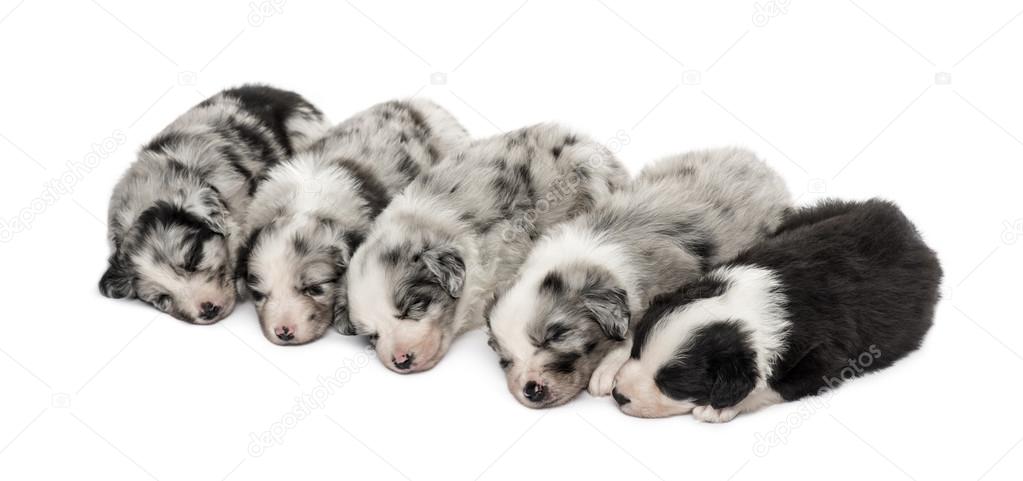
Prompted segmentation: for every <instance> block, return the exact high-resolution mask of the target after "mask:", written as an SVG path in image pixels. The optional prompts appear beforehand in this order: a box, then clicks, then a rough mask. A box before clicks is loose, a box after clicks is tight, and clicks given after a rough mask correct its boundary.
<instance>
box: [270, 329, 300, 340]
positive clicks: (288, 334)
mask: <svg viewBox="0 0 1023 481" xmlns="http://www.w3.org/2000/svg"><path fill="white" fill-rule="evenodd" d="M274 334H275V335H277V339H280V340H282V341H290V340H292V339H294V338H295V328H294V327H291V326H277V327H275V328H274Z"/></svg>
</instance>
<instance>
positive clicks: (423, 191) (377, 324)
mask: <svg viewBox="0 0 1023 481" xmlns="http://www.w3.org/2000/svg"><path fill="white" fill-rule="evenodd" d="M627 179H628V177H627V173H626V172H625V170H624V169H623V168H622V167H621V165H620V164H619V163H618V161H617V160H616V159H615V158H614V156H613V155H612V154H611V153H610V152H609V151H608V150H607V149H606V148H604V147H603V146H601V145H600V144H598V143H596V142H594V141H592V140H590V139H588V138H585V137H582V136H580V135H578V134H576V133H574V132H572V131H570V130H568V129H566V128H564V127H561V126H558V125H554V124H541V125H536V126H532V127H527V128H523V129H520V130H517V131H513V132H509V133H506V134H503V135H498V136H494V137H491V138H488V139H484V140H480V141H476V142H473V143H472V144H471V145H470V146H469V147H468V148H467V149H465V150H464V151H461V152H460V153H458V154H457V155H453V156H450V157H448V158H447V159H445V160H444V161H443V162H442V163H441V164H439V165H438V166H437V167H435V168H434V169H433V170H431V171H430V172H429V173H427V174H424V175H423V176H421V177H420V178H419V179H416V181H414V182H413V183H412V184H411V185H409V187H408V188H407V189H406V190H405V192H404V193H403V194H402V195H401V196H399V197H397V198H396V199H395V200H394V202H392V204H391V205H390V206H389V207H388V208H387V209H386V210H385V211H384V212H383V213H382V214H381V215H380V217H379V218H378V220H377V223H376V224H375V225H374V227H373V229H372V231H371V233H370V236H369V238H368V239H367V242H366V243H365V244H364V245H363V246H362V247H361V248H360V249H359V250H358V251H357V252H356V253H355V257H354V258H353V260H352V266H351V268H350V269H349V274H348V275H349V286H350V289H356V288H357V286H360V285H362V284H363V283H365V282H367V280H369V281H371V282H369V283H368V284H366V285H365V289H366V292H361V293H360V294H358V295H355V294H353V291H350V294H349V298H350V299H349V301H350V305H351V307H352V309H351V313H352V319H350V320H346V319H342V320H341V321H342V322H341V324H340V325H341V328H342V331H343V332H348V333H359V334H371V335H381V336H386V335H387V333H388V332H390V331H391V330H392V329H398V330H402V329H405V328H408V329H420V328H422V329H426V328H425V327H423V326H424V324H428V325H430V326H432V328H434V329H437V330H439V331H440V334H439V341H438V346H436V347H437V349H439V351H438V353H437V356H436V357H435V358H433V359H431V360H430V361H425V360H424V361H423V362H424V364H423V365H419V366H416V367H414V368H413V369H414V370H415V369H426V368H429V367H431V366H432V364H433V363H435V362H436V361H437V360H439V358H440V356H442V355H443V353H444V352H445V351H446V350H447V347H448V345H449V344H450V342H451V340H453V339H454V338H455V337H456V336H457V335H458V334H460V333H462V332H464V331H466V330H469V329H472V328H475V327H479V326H480V325H482V323H483V310H484V308H485V306H486V304H487V303H488V302H490V301H491V300H492V298H493V293H494V292H495V290H496V289H497V288H498V285H499V283H500V282H502V281H504V280H505V279H508V278H510V277H511V275H512V274H513V273H514V272H515V270H516V269H517V268H518V266H519V263H520V262H521V261H522V259H523V258H525V256H526V254H527V253H528V252H529V249H530V248H531V247H532V245H533V243H534V241H535V240H536V239H537V238H539V236H540V235H542V234H543V233H544V232H546V230H547V229H548V228H550V227H551V226H553V225H556V224H558V223H560V222H563V221H566V220H568V219H571V218H573V217H576V216H578V215H580V214H582V213H585V212H586V211H588V210H589V209H590V208H592V206H593V205H594V203H595V202H596V201H597V200H598V199H600V198H602V197H604V196H606V195H608V194H609V193H610V192H613V191H616V190H618V189H619V188H620V187H621V186H622V185H624V184H625V183H626V182H627ZM377 291H382V293H380V294H379V295H377V296H376V297H373V296H374V293H375V292H377ZM409 296H414V298H412V299H411V300H410V299H409ZM370 298H371V299H372V300H370ZM420 301H422V302H420ZM409 310H411V313H408V312H406V313H405V314H407V315H409V316H410V317H418V319H413V320H398V319H396V317H397V315H401V314H402V313H403V311H409ZM409 342H413V341H409ZM377 347H378V354H380V356H381V359H382V360H384V362H385V363H387V359H386V357H387V356H388V355H389V354H390V353H383V352H380V349H381V346H380V344H379V343H378V346H377Z"/></svg>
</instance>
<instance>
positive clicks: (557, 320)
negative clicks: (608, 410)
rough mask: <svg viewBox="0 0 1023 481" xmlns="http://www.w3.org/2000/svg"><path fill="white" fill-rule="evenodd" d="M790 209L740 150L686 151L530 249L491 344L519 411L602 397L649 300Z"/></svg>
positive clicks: (496, 319)
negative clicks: (585, 394) (588, 395)
mask: <svg viewBox="0 0 1023 481" xmlns="http://www.w3.org/2000/svg"><path fill="white" fill-rule="evenodd" d="M789 205H790V200H789V193H788V191H787V190H786V188H785V184H784V182H783V181H782V180H781V178H780V177H779V176H778V175H777V174H776V173H775V172H774V171H772V170H771V169H770V168H768V167H767V165H766V164H764V163H763V162H762V161H760V160H759V159H757V158H756V157H755V156H754V155H753V154H751V153H749V152H746V151H742V150H734V149H729V150H711V151H704V152H693V153H689V154H685V155H680V156H676V157H671V158H667V159H664V160H661V161H659V162H657V163H655V164H653V165H651V166H650V167H648V168H646V169H645V170H643V172H642V173H641V174H640V175H639V177H638V178H636V179H635V181H634V182H633V183H632V184H631V185H630V186H629V188H628V189H626V190H624V191H622V192H619V193H616V194H614V195H612V196H610V197H608V198H606V199H604V200H603V201H602V202H600V203H598V205H597V207H596V208H594V209H593V211H592V212H590V213H588V214H585V215H583V216H581V217H579V218H578V219H576V220H574V221H571V222H568V223H565V224H563V225H561V226H558V227H556V228H555V229H553V230H552V231H551V232H550V234H549V235H548V236H547V237H545V238H543V239H542V240H540V241H539V242H538V243H537V246H536V248H535V249H534V250H533V252H532V253H531V254H530V255H529V258H528V259H527V260H526V261H525V263H524V264H523V266H522V269H521V271H520V272H519V274H518V278H517V280H516V282H515V283H514V285H513V286H512V287H511V288H509V289H508V290H507V292H505V293H504V294H503V295H501V296H500V298H499V299H498V301H497V302H496V304H495V305H494V307H493V310H492V311H491V312H490V316H489V334H490V345H491V347H492V348H493V349H494V351H496V352H497V354H498V355H499V356H500V360H501V366H502V367H503V368H504V371H505V374H506V376H507V381H508V389H509V390H510V391H511V393H512V395H514V396H515V398H516V399H518V400H519V402H521V403H522V404H524V405H526V406H528V407H534V408H543V407H550V406H557V405H560V404H563V403H565V402H567V401H569V400H570V399H572V398H573V397H575V396H576V395H577V394H578V393H579V392H580V391H581V390H582V389H583V388H588V389H589V391H590V393H591V394H593V395H595V396H603V395H607V394H609V393H610V391H611V384H612V382H613V381H614V375H615V373H616V372H617V371H618V368H619V367H620V366H621V365H622V363H624V362H625V361H626V360H627V359H628V355H629V346H630V342H631V341H630V333H631V329H630V324H632V323H633V320H638V319H639V318H640V317H641V316H642V315H643V311H644V310H645V309H646V306H647V304H648V303H649V302H650V299H651V298H652V297H653V296H654V295H655V294H657V293H660V292H664V291H666V290H668V289H671V288H673V287H675V286H678V285H679V284H680V283H682V282H685V281H688V280H693V279H696V278H697V277H698V276H699V275H700V274H701V273H702V272H703V270H704V268H705V266H706V265H708V264H711V263H715V262H718V261H720V260H723V259H728V258H730V257H732V256H734V255H736V254H738V253H739V251H740V250H742V249H744V248H746V247H749V246H750V245H752V244H753V243H754V242H756V241H757V240H759V239H761V238H762V237H763V236H764V235H765V234H767V233H770V232H773V231H774V229H775V228H776V227H777V225H778V223H779V222H781V217H782V213H783V211H784V210H785V209H786V208H787V207H788V206H789Z"/></svg>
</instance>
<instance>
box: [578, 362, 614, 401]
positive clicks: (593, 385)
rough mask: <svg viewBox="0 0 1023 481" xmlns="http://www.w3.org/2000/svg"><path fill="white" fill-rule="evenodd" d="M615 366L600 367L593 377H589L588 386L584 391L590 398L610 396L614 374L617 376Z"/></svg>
mask: <svg viewBox="0 0 1023 481" xmlns="http://www.w3.org/2000/svg"><path fill="white" fill-rule="evenodd" d="M616 367H617V366H608V365H606V364H605V365H601V366H599V367H598V368H597V370H596V371H593V376H590V386H589V387H588V388H587V389H586V390H587V391H589V393H590V395H591V396H594V397H603V396H610V395H611V389H613V388H614V387H615V374H618V370H617V369H615V368H616Z"/></svg>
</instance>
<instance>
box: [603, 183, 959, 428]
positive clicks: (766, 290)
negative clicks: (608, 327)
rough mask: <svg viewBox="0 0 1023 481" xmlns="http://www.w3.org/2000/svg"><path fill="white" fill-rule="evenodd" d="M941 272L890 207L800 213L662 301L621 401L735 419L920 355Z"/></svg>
mask: <svg viewBox="0 0 1023 481" xmlns="http://www.w3.org/2000/svg"><path fill="white" fill-rule="evenodd" d="M941 277H942V271H941V266H940V264H939V263H938V258H937V256H936V255H935V253H934V251H932V250H931V249H930V248H929V247H927V245H926V244H925V243H924V241H923V239H922V238H921V236H920V234H919V233H918V232H917V230H916V228H915V227H914V226H913V224H912V223H911V222H910V221H909V220H908V219H907V218H906V217H905V215H903V213H902V212H901V211H900V210H899V208H898V207H896V206H895V205H894V204H892V203H891V202H887V201H883V200H876V199H875V200H869V201H866V202H845V201H837V200H829V201H824V202H822V203H820V204H818V205H816V206H812V207H806V208H802V209H799V210H796V211H794V212H792V213H790V214H789V215H788V216H787V218H786V220H784V221H783V222H782V225H781V226H780V227H779V229H778V231H777V233H776V234H775V235H774V236H773V237H771V238H770V239H768V240H766V241H764V242H762V243H761V244H758V245H757V246H755V247H753V248H751V249H749V250H747V251H745V252H744V253H742V254H740V255H739V256H738V257H736V258H735V259H734V260H732V261H729V262H727V263H724V264H722V265H719V266H717V267H715V268H713V269H712V270H710V271H709V272H708V273H707V274H705V275H704V276H703V277H702V278H701V279H700V280H699V281H696V282H694V283H690V284H688V285H686V286H684V287H682V288H680V289H678V290H677V291H675V292H672V293H668V294H662V295H661V296H658V297H657V298H655V299H654V301H653V302H652V304H651V306H650V308H649V309H648V310H647V312H646V315H645V316H644V319H643V320H642V321H641V322H640V325H639V327H638V329H637V332H636V337H635V344H634V345H633V350H632V359H630V361H629V362H628V363H626V364H625V365H624V366H623V367H622V369H621V370H620V371H619V373H618V375H617V377H616V387H615V390H614V398H615V401H616V402H617V403H618V405H619V407H620V409H621V410H622V411H623V412H625V413H626V414H629V415H634V416H643V417H661V416H670V415H675V414H685V413H688V412H690V411H692V413H693V415H694V416H695V417H696V418H697V419H700V420H702V421H708V422H725V421H730V420H731V419H733V418H734V417H735V416H736V415H738V414H739V413H742V412H748V411H752V410H755V409H759V408H761V407H763V406H766V405H769V404H774V403H778V402H782V401H792V400H795V399H799V398H801V397H804V396H809V395H814V394H818V393H822V392H823V391H825V390H827V389H830V388H834V387H836V386H838V385H839V384H841V383H842V382H843V381H845V380H848V379H850V378H853V377H856V376H858V375H861V374H863V373H866V372H870V371H875V370H878V369H882V368H885V367H887V366H890V365H891V364H892V363H894V362H895V361H897V360H899V359H901V358H903V357H904V356H906V355H907V354H908V353H910V352H912V351H914V350H916V349H917V348H918V347H919V346H920V343H921V341H922V340H923V337H924V335H925V334H926V333H927V330H928V329H929V328H930V327H931V323H932V319H933V316H934V308H935V304H936V303H937V301H938V298H939V292H938V288H939V285H940V283H941Z"/></svg>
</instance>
